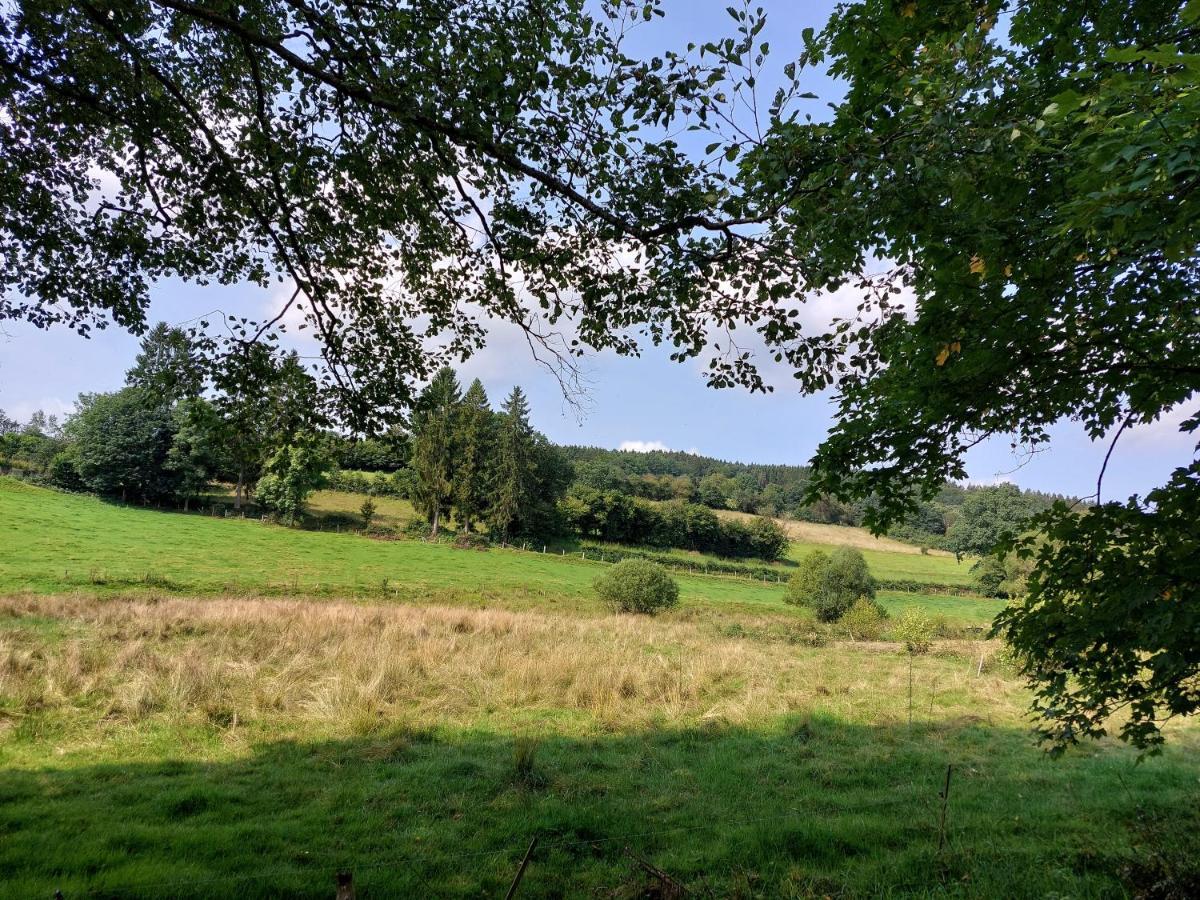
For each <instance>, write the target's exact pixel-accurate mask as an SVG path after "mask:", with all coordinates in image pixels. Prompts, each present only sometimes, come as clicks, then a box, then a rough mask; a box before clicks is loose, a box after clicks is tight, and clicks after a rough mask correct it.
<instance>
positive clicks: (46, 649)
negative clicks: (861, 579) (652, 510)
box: [0, 480, 1200, 898]
mask: <svg viewBox="0 0 1200 900" xmlns="http://www.w3.org/2000/svg"><path fill="white" fill-rule="evenodd" d="M0 522H3V525H2V526H0V527H2V528H3V535H2V538H3V541H4V547H5V552H4V554H3V556H0V766H2V767H3V771H4V777H3V779H0V833H2V834H3V835H4V840H3V841H0V895H4V896H50V895H51V894H52V893H53V891H54V890H55V889H56V888H60V889H62V890H63V892H64V895H65V896H66V897H72V896H102V897H103V896H108V897H158V896H164V895H169V896H174V897H194V898H207V897H226V896H231V895H236V896H239V897H273V896H279V895H287V896H297V897H328V896H331V895H332V891H333V884H334V881H333V879H334V873H336V872H337V871H340V870H350V871H353V872H354V876H355V883H356V886H357V888H358V892H359V896H360V897H387V896H419V895H424V896H462V897H475V896H500V895H503V893H504V891H505V890H506V888H507V886H508V883H509V881H510V880H511V878H512V875H513V872H514V871H515V869H516V866H517V864H518V862H519V860H520V858H521V855H522V854H523V853H524V851H525V849H526V847H527V846H528V844H529V841H530V840H531V839H532V838H533V836H535V835H536V836H538V838H539V848H538V850H537V851H536V852H535V854H534V856H533V858H532V861H531V863H530V865H529V869H528V872H527V874H526V877H525V881H524V882H523V884H522V886H521V890H520V894H519V896H521V897H531V898H537V897H558V896H563V895H564V894H565V895H570V896H594V897H613V898H634V897H657V896H667V893H665V891H666V888H665V887H664V884H665V882H663V881H662V880H661V879H660V878H659V877H658V876H655V875H653V874H650V871H651V869H650V868H647V866H646V865H643V863H646V864H648V865H649V866H650V867H651V868H653V869H655V870H658V871H662V872H666V873H668V874H669V876H670V877H671V879H673V880H675V881H677V882H678V883H680V884H682V885H684V886H685V887H686V888H687V889H688V890H690V891H692V892H693V893H698V894H701V895H706V893H708V892H711V894H712V895H713V896H731V897H810V896H826V895H828V896H867V895H876V894H879V893H889V894H892V895H917V896H927V895H932V894H936V895H944V896H997V895H1004V894H1010V893H1011V891H1012V888H1013V886H1014V885H1021V888H1022V891H1023V892H1027V893H1029V894H1034V895H1042V896H1046V895H1057V896H1081V897H1086V896H1094V897H1101V896H1113V895H1121V894H1122V893H1137V892H1145V891H1148V890H1150V889H1152V888H1155V889H1157V887H1161V886H1162V885H1164V884H1166V885H1168V886H1170V887H1171V888H1172V889H1175V888H1176V887H1178V886H1179V885H1183V887H1182V888H1180V890H1182V891H1183V892H1182V893H1178V894H1177V895H1178V896H1186V895H1187V894H1186V889H1187V885H1186V884H1185V883H1184V882H1183V881H1181V880H1180V879H1186V878H1187V877H1190V876H1189V875H1188V873H1190V872H1192V871H1194V867H1191V865H1190V863H1188V860H1190V859H1193V858H1194V855H1195V853H1196V851H1197V849H1200V848H1198V847H1197V845H1196V835H1197V834H1198V833H1200V829H1198V828H1197V827H1196V826H1200V817H1198V816H1197V813H1196V809H1197V807H1196V804H1195V794H1196V784H1197V780H1198V779H1200V762H1198V758H1200V757H1198V756H1197V750H1200V734H1198V732H1197V729H1196V728H1195V727H1194V726H1177V727H1174V728H1172V729H1171V743H1170V745H1169V746H1168V748H1167V751H1166V752H1165V753H1164V754H1163V755H1162V756H1160V757H1155V758H1151V759H1148V760H1146V761H1145V762H1144V763H1142V764H1140V765H1139V764H1137V756H1136V754H1135V753H1133V752H1131V751H1130V750H1129V749H1128V748H1126V747H1124V746H1121V745H1119V744H1118V743H1117V742H1115V741H1111V740H1106V741H1102V742H1099V743H1095V744H1089V745H1086V746H1084V747H1082V748H1079V749H1078V750H1076V751H1074V752H1071V753H1069V754H1068V755H1067V756H1066V758H1064V759H1062V760H1058V761H1051V760H1050V759H1048V758H1047V757H1045V756H1044V755H1043V754H1042V753H1041V752H1040V751H1039V750H1038V749H1037V747H1036V746H1035V745H1034V744H1033V742H1032V739H1031V737H1030V735H1029V731H1028V725H1029V722H1028V720H1027V717H1026V713H1025V710H1026V708H1027V705H1028V700H1029V698H1028V695H1027V693H1026V691H1025V689H1024V687H1023V686H1022V684H1021V683H1020V681H1019V680H1018V679H1017V678H1016V677H1015V675H1014V674H1013V672H1012V670H1011V669H1010V668H1009V667H1008V665H1007V663H1006V661H1005V659H1004V658H1003V656H1002V655H1000V654H999V650H1000V648H999V646H998V645H997V644H996V643H995V642H991V641H982V640H964V639H961V638H958V639H952V638H943V639H941V640H938V641H936V642H935V645H934V650H933V652H931V653H929V654H928V655H923V656H917V657H915V658H912V659H911V660H910V658H909V657H907V656H906V655H905V654H904V653H903V651H902V649H901V648H900V647H899V646H898V645H896V644H890V643H887V642H886V641H874V642H862V643H855V642H851V641H847V640H843V639H839V637H838V635H837V633H836V632H834V631H827V632H826V633H824V634H823V635H817V634H814V633H813V629H814V625H813V623H812V621H811V619H809V618H807V616H806V613H805V611H803V610H797V609H795V608H793V607H790V606H787V605H786V604H784V603H782V600H781V594H782V588H781V586H777V585H766V586H764V585H762V584H761V583H755V582H752V581H748V580H746V579H737V578H717V577H703V576H696V577H680V578H679V582H680V585H681V589H682V603H681V606H680V608H679V609H677V610H674V611H672V612H671V613H669V614H666V615H661V616H658V617H654V618H648V617H644V616H628V615H626V616H618V615H613V614H610V613H608V612H607V611H606V610H604V609H603V608H602V607H601V606H600V605H599V603H598V602H597V601H596V599H595V598H594V597H593V595H592V592H591V588H590V583H591V581H592V579H593V578H594V576H595V574H596V573H597V572H599V571H601V570H602V565H601V564H599V563H595V562H588V561H583V560H580V559H578V558H576V557H570V556H561V555H560V556H555V555H553V554H541V553H523V552H519V551H511V550H510V551H503V550H490V551H487V552H480V551H475V550H459V549H455V548H454V547H451V546H446V545H437V544H426V543H422V542H415V541H378V540H372V539H368V538H364V537H360V536H357V535H353V534H331V533H329V532H311V531H297V530H289V529H285V528H280V527H275V526H266V525H262V524H260V523H258V522H255V521H244V520H233V519H230V520H224V519H214V518H211V517H206V516H202V515H183V514H178V513H161V512H157V511H154V510H149V509H141V508H131V507H122V506H117V505H113V504H106V503H103V502H101V501H98V500H96V499H93V498H89V497H83V496H74V495H65V494H57V493H53V492H47V491H44V490H40V489H36V488H32V487H27V486H25V485H22V484H19V483H16V482H13V481H7V480H6V481H2V482H0ZM879 552H883V551H879ZM908 556H911V557H912V558H913V559H923V558H924V557H921V556H919V555H914V554H908ZM385 579H386V581H385ZM880 600H881V602H882V603H883V604H884V606H885V607H887V608H888V609H889V610H891V611H893V612H899V611H901V610H903V609H905V608H908V607H914V606H915V607H917V608H920V609H922V610H923V611H926V612H928V613H931V614H933V615H938V616H942V617H943V618H944V619H945V620H946V621H947V622H948V623H950V624H951V625H957V626H960V629H959V631H958V632H957V633H959V634H966V633H967V632H964V631H962V630H961V629H962V628H965V627H967V626H975V627H976V628H979V627H980V626H982V625H984V624H986V622H987V621H988V620H989V619H990V617H991V616H992V615H994V613H995V611H996V610H997V609H998V604H997V603H996V602H995V601H984V600H979V599H976V598H970V597H946V596H936V595H921V594H903V593H894V592H884V593H882V594H881V597H880ZM950 633H955V632H954V629H953V628H951V629H950ZM975 633H976V634H978V633H979V632H978V631H976V632H975ZM910 662H911V665H912V669H911V671H912V685H913V687H912V693H911V695H910V693H909V673H910ZM948 765H950V766H953V772H952V776H953V777H952V784H951V794H950V799H949V802H948V804H947V811H946V820H945V827H944V828H943V827H942V825H941V815H942V807H941V801H940V799H939V791H941V790H942V789H943V785H944V779H945V776H946V768H947V766H948ZM635 858H636V859H635ZM638 860H641V862H639V861H638ZM848 860H851V861H853V864H852V865H847V861H848Z"/></svg>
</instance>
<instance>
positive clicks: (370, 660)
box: [0, 596, 1023, 733]
mask: <svg viewBox="0 0 1200 900" xmlns="http://www.w3.org/2000/svg"><path fill="white" fill-rule="evenodd" d="M3 616H37V617H39V618H40V619H42V620H45V619H47V618H48V619H50V620H53V622H54V623H55V626H56V628H57V629H58V630H57V632H56V634H55V636H54V637H53V639H47V637H46V636H45V635H44V634H31V633H30V632H28V631H24V630H18V629H4V630H0V695H7V696H9V697H12V698H16V701H17V702H16V705H17V708H18V710H25V711H32V710H38V709H42V710H44V709H48V708H74V709H76V710H77V711H79V712H87V711H89V710H90V711H91V712H93V713H94V714H95V715H96V716H98V717H99V718H100V719H101V720H103V719H106V718H107V719H112V720H116V721H124V722H128V721H140V720H145V719H147V718H148V717H153V716H165V717H168V718H171V719H178V718H179V717H183V718H185V719H188V720H196V721H197V722H200V723H204V722H208V723H217V724H220V725H228V726H233V725H237V724H244V723H247V722H252V721H261V722H265V721H268V720H269V721H272V722H275V723H278V722H279V721H281V720H285V719H292V720H296V721H297V722H298V723H304V722H307V723H310V724H317V723H322V724H323V725H326V726H329V727H332V728H334V729H335V730H348V731H351V732H359V733H361V732H364V731H369V730H371V729H372V728H374V727H376V726H377V725H381V724H385V723H395V722H397V721H403V722H406V723H411V724H414V725H427V724H456V725H472V724H484V723H493V724H500V723H509V724H512V723H514V722H515V723H517V724H520V722H521V721H529V722H541V721H548V720H550V719H554V720H556V721H557V724H556V725H555V728H556V729H558V730H562V728H564V727H565V728H567V729H568V730H579V731H592V730H601V731H604V730H622V729H627V728H628V729H634V728H644V727H647V726H650V725H658V726H664V725H694V724H697V723H704V722H711V723H728V724H747V723H751V722H755V721H763V720H765V719H767V718H769V717H772V716H776V715H778V714H781V713H786V712H789V711H795V710H805V709H810V708H813V707H815V706H820V707H821V708H823V709H825V710H828V711H829V712H831V713H834V714H836V715H838V716H841V717H844V718H846V719H847V720H850V721H856V722H860V723H864V724H881V723H885V722H894V721H897V720H898V719H899V718H900V716H901V715H902V712H903V711H902V710H901V709H900V700H901V698H902V697H904V696H905V694H906V691H907V679H908V670H907V664H906V662H905V661H904V659H903V658H902V657H901V655H900V654H898V653H897V652H895V648H894V647H893V646H891V645H872V646H870V647H859V646H856V645H845V644H843V645H838V646H834V645H830V646H827V647H823V648H811V647H802V646H795V645H792V644H789V643H786V642H784V641H780V640H769V641H768V640H756V639H752V638H749V637H727V636H723V635H721V634H719V633H718V632H717V630H716V629H715V628H714V627H713V626H712V624H710V623H699V622H687V621H663V620H657V619H648V618H646V617H638V616H610V617H603V618H593V619H584V618H576V617H563V616H556V615H553V614H541V613H532V612H509V611H502V610H463V609H453V608H446V607H409V606H378V605H376V606H367V605H360V604H354V603H349V602H325V603H322V602H313V601H305V600H279V599H222V600H193V599H179V598H171V599H168V598H163V599H150V600H147V599H145V598H139V599H103V600H102V599H96V598H92V597H87V596H57V597H38V598H35V597H9V598H0V617H3ZM981 646H982V645H980V644H979V643H970V644H962V645H959V644H954V643H952V642H946V643H944V644H943V645H942V646H941V651H942V652H941V654H940V655H933V656H930V657H928V658H924V659H921V660H919V661H918V664H917V665H918V668H919V670H920V674H919V676H918V683H927V682H928V683H936V685H937V693H938V699H936V703H937V709H938V712H939V717H940V716H941V715H946V714H949V715H955V714H959V713H963V712H972V713H978V714H983V713H981V712H980V711H981V710H984V711H986V714H988V715H995V716H1000V717H1004V718H1007V719H1015V718H1016V717H1017V716H1019V714H1020V710H1021V707H1022V700H1023V697H1022V694H1021V691H1020V689H1019V688H1018V687H1017V685H1016V684H1015V683H1014V682H1013V681H1011V680H1010V679H1008V678H1006V677H1004V676H1003V675H1002V674H999V673H996V672H989V671H987V670H985V672H984V674H983V675H982V676H977V675H976V667H977V664H978V659H979V653H980V648H981ZM984 652H986V653H990V652H991V650H990V649H986V648H985V651H984ZM18 714H19V713H18ZM84 718H87V716H86V715H85V716H84Z"/></svg>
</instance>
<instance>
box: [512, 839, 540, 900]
mask: <svg viewBox="0 0 1200 900" xmlns="http://www.w3.org/2000/svg"><path fill="white" fill-rule="evenodd" d="M537 842H538V839H537V835H536V834H535V835H534V836H533V840H532V841H530V842H529V849H528V850H526V851H525V855H524V856H522V857H521V865H520V866H518V867H517V874H516V875H514V876H513V880H512V884H511V885H509V887H508V893H507V894H505V895H504V900H512V898H513V897H515V896H517V888H519V887H520V886H521V879H522V878H524V877H525V869H526V867H527V866H528V865H529V857H531V856H533V848H534V847H536V846H537Z"/></svg>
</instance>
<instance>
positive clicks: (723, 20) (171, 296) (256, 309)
mask: <svg viewBox="0 0 1200 900" xmlns="http://www.w3.org/2000/svg"><path fill="white" fill-rule="evenodd" d="M727 5H728V3H727V0H667V2H666V3H665V8H666V11H667V16H666V17H665V18H664V19H662V20H656V21H655V22H654V23H652V24H651V25H648V26H646V27H644V28H641V29H639V30H638V31H637V32H636V33H635V35H634V38H633V40H634V49H635V50H637V51H639V52H650V53H653V52H661V51H662V50H663V49H666V48H669V47H675V48H679V49H682V47H683V45H685V44H687V43H688V42H689V41H695V42H697V43H699V42H702V41H704V40H708V39H711V38H715V37H718V36H721V35H723V34H726V33H729V32H730V31H731V26H730V24H729V18H728V15H727V13H726V12H725V7H726V6H727ZM761 5H762V6H763V7H764V8H765V9H766V10H767V14H768V24H767V27H766V28H765V29H764V32H763V34H762V35H761V39H762V40H768V41H770V43H771V48H772V54H771V55H772V59H773V62H771V63H769V64H768V68H769V69H772V68H773V69H774V70H775V71H778V69H779V68H781V67H782V66H783V65H784V63H786V62H787V61H788V60H789V59H791V58H793V57H794V56H795V55H796V54H797V53H798V52H799V46H800V32H801V29H803V28H804V27H807V26H812V27H814V28H818V29H819V28H820V26H821V25H822V24H823V23H824V21H825V19H826V17H827V15H828V13H829V10H830V8H831V7H832V5H833V4H832V3H825V2H821V3H810V2H805V3H796V2H792V0H761ZM805 87H806V88H808V89H811V90H812V91H814V92H815V93H817V94H818V95H819V96H820V97H821V101H820V102H818V101H810V102H811V103H812V107H811V112H812V114H813V115H814V117H817V116H819V114H820V110H821V107H822V104H823V103H824V102H827V101H828V100H831V99H836V97H837V95H838V88H837V86H836V85H835V84H833V83H831V82H830V81H829V80H828V79H826V78H824V77H822V76H820V75H813V76H812V78H811V83H809V84H806V85H805ZM771 90H773V89H771ZM767 93H768V95H769V93H770V90H768V92H767ZM806 111H809V110H808V109H806ZM273 299H274V298H273V297H271V296H269V295H267V294H265V293H264V292H261V291H259V290H258V289H256V288H252V287H220V286H211V287H206V288H201V287H198V286H195V285H188V284H184V283H181V282H177V281H170V282H165V283H162V284H159V285H156V286H155V288H154V289H153V292H152V305H151V311H150V315H151V321H156V320H159V319H163V320H166V321H168V322H171V323H183V322H186V321H189V320H191V319H194V318H196V317H199V316H201V315H203V314H205V313H208V312H210V311H212V310H217V309H220V310H224V311H227V312H238V313H241V314H247V315H252V316H254V315H261V314H262V313H263V312H265V311H266V310H267V309H268V308H269V306H270V304H271V302H272V300H273ZM136 352H137V339H136V338H134V337H132V336H130V335H128V334H125V333H124V332H121V331H120V330H119V329H116V328H110V329H108V330H107V331H104V332H101V333H98V334H95V335H94V336H93V337H91V338H90V339H84V338H80V337H78V336H76V335H74V334H72V333H69V332H67V331H62V330H57V331H49V332H45V331H39V330H38V329H35V328H33V327H31V326H28V325H25V324H23V323H11V322H10V323H7V324H4V325H3V326H0V409H3V410H5V411H6V412H8V413H9V414H10V415H13V416H15V417H17V418H18V419H24V418H26V417H27V416H28V415H29V413H30V412H32V411H33V410H34V409H39V408H41V409H45V410H46V411H47V412H52V413H58V414H60V415H61V414H62V413H65V412H67V411H69V409H70V408H71V405H72V402H73V400H74V398H75V397H76V396H77V395H78V394H79V393H80V392H82V391H97V390H112V389H115V388H118V387H120V386H121V384H122V382H123V376H124V371H125V369H126V368H128V366H129V365H130V364H131V362H132V360H133V357H134V355H135V354H136ZM585 367H586V370H587V377H588V383H589V390H588V396H587V403H586V409H585V411H584V413H583V414H582V415H580V413H579V412H578V411H577V410H575V409H573V408H571V407H570V406H569V405H568V404H567V403H566V402H565V401H564V400H563V396H562V393H561V391H560V388H559V385H558V383H557V381H556V380H555V379H554V378H553V377H552V376H551V375H550V373H548V372H547V371H545V370H544V369H542V368H541V367H540V366H539V365H538V364H537V363H536V362H534V361H533V360H532V359H531V357H530V353H529V350H528V348H527V347H526V346H525V344H524V343H523V341H521V340H520V339H519V338H517V336H516V335H514V334H513V333H512V332H511V331H506V330H504V329H499V330H497V331H496V333H495V334H494V335H493V342H492V344H491V346H489V347H488V348H487V349H486V350H485V351H484V352H483V354H481V356H480V357H478V358H476V359H473V360H471V361H469V362H468V363H467V364H466V365H465V366H463V375H464V377H466V378H470V377H474V376H478V377H480V378H481V379H482V380H483V382H484V385H485V387H486V388H487V389H488V392H489V395H490V396H491V398H492V400H493V405H496V404H498V403H499V401H500V400H502V399H503V396H504V394H506V393H507V392H508V390H509V389H510V388H511V386H512V385H513V384H520V385H521V386H522V387H524V388H525V390H526V391H527V392H528V393H529V395H530V399H531V402H532V406H533V410H534V420H535V422H534V424H535V425H536V427H538V428H539V429H540V430H542V431H544V432H545V433H546V434H547V435H548V436H549V437H550V438H551V439H552V440H555V441H557V442H560V443H583V444H594V445H598V446H603V447H619V446H622V445H628V444H640V445H646V446H662V447H669V448H671V449H678V450H695V451H697V452H700V453H703V454H705V455H710V456H716V457H721V458H724V459H736V460H744V461H755V462H772V463H805V462H807V461H808V459H809V458H810V457H811V455H812V452H813V450H814V449H815V448H816V446H817V444H818V443H819V442H820V440H821V438H822V436H823V435H824V434H825V432H826V430H827V429H828V427H829V423H830V412H831V406H830V400H829V398H828V397H822V396H817V397H803V396H800V395H799V394H798V393H797V392H796V391H795V389H794V388H791V387H790V386H789V384H788V381H789V379H787V378H786V377H783V376H782V373H777V374H778V375H779V376H780V377H777V378H776V379H775V384H776V390H775V392H774V393H773V394H769V395H761V394H758V395H751V394H748V393H746V392H745V391H742V390H723V391H714V390H711V389H709V388H707V387H705V385H704V379H703V375H702V372H701V367H700V365H699V364H697V363H685V364H677V363H672V362H670V361H669V360H668V359H667V354H666V352H665V351H658V350H655V349H652V348H651V349H648V350H647V351H646V353H645V355H644V356H643V357H642V358H640V359H627V358H618V357H615V356H613V355H612V354H603V355H600V356H597V357H593V358H591V359H589V360H587V361H586V363H585ZM1178 418H1179V417H1177V418H1176V419H1175V421H1174V422H1172V421H1164V422H1162V423H1158V424H1156V425H1153V426H1148V427H1144V428H1142V429H1140V430H1136V431H1133V432H1130V433H1127V434H1126V435H1125V436H1124V437H1123V438H1122V440H1121V443H1120V445H1119V446H1118V448H1117V450H1116V452H1115V454H1114V457H1113V460H1112V462H1111V463H1110V464H1109V469H1108V473H1107V474H1106V476H1105V495H1106V496H1107V497H1109V498H1124V497H1126V496H1128V495H1129V494H1130V493H1134V492H1138V493H1144V492H1145V491H1146V490H1148V489H1150V488H1152V487H1154V486H1155V485H1157V484H1161V483H1162V482H1163V481H1164V480H1165V478H1166V476H1167V474H1168V473H1169V472H1170V471H1171V470H1172V469H1173V468H1174V467H1175V466H1178V465H1182V464H1184V463H1186V462H1187V461H1189V460H1190V459H1191V457H1192V448H1193V444H1194V439H1188V438H1187V437H1184V436H1182V435H1180V434H1178V432H1177V430H1176V427H1175V424H1176V423H1177V421H1178ZM1054 436H1055V440H1054V442H1053V444H1052V445H1051V447H1050V449H1048V450H1043V451H1041V452H1040V453H1038V454H1036V455H1034V456H1033V457H1032V458H1026V457H1025V456H1023V455H1021V454H1019V453H1018V454H1014V452H1013V450H1012V449H1011V448H1010V447H1009V443H1008V441H1006V440H1002V439H996V440H993V441H991V442H989V443H987V444H985V445H983V446H981V447H978V448H976V449H975V450H974V451H972V453H971V455H970V456H969V458H968V470H969V473H970V476H971V479H972V480H974V481H979V482H994V481H998V480H1009V481H1014V482H1016V483H1017V484H1020V485H1021V486H1023V487H1030V488H1037V489H1040V490H1047V491H1056V492H1060V493H1066V494H1076V495H1088V494H1091V493H1093V492H1094V491H1095V482H1096V475H1097V473H1098V472H1099V469H1100V466H1101V463H1102V461H1103V457H1104V453H1105V452H1106V450H1107V445H1106V444H1101V445H1097V444H1093V443H1091V442H1090V441H1088V440H1087V438H1086V436H1084V435H1083V433H1082V431H1081V430H1080V429H1079V428H1078V427H1077V426H1075V425H1073V424H1072V423H1069V422H1067V423H1062V424H1061V425H1060V426H1058V427H1056V428H1055V430H1054Z"/></svg>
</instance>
